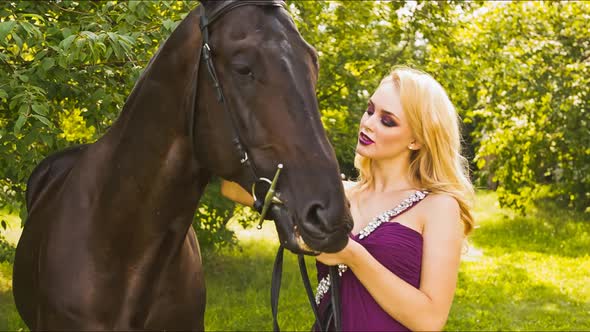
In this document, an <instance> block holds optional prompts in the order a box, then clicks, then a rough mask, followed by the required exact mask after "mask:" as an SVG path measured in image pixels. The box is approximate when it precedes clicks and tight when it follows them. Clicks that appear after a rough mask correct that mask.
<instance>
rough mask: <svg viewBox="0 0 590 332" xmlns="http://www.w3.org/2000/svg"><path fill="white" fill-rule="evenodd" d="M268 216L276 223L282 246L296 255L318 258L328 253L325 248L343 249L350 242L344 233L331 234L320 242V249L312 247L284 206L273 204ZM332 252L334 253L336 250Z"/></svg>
mask: <svg viewBox="0 0 590 332" xmlns="http://www.w3.org/2000/svg"><path fill="white" fill-rule="evenodd" d="M268 215H269V219H272V220H274V221H275V227H276V229H277V233H278V235H279V241H280V242H281V245H282V246H283V247H285V249H288V250H289V251H291V252H293V253H294V254H304V255H311V256H317V255H318V254H320V252H322V251H326V250H325V247H331V248H333V247H336V248H339V249H342V248H344V246H346V243H347V242H348V235H347V234H346V233H343V234H342V235H341V236H338V235H337V234H330V235H329V236H325V237H324V238H323V239H322V240H321V241H320V242H321V244H320V247H315V246H310V243H308V241H305V238H306V237H307V236H306V234H302V233H301V231H300V229H299V227H298V226H297V224H296V222H295V219H294V218H293V216H292V215H291V214H290V213H289V211H288V209H287V208H286V207H285V206H284V205H274V204H273V205H272V206H271V207H270V209H269V212H268ZM334 240H336V242H337V243H334ZM309 242H311V241H309ZM330 242H332V243H331V245H329V246H326V244H329V243H330ZM329 251H330V250H329ZM331 251H332V252H333V251H334V250H331Z"/></svg>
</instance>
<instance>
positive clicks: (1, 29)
mask: <svg viewBox="0 0 590 332" xmlns="http://www.w3.org/2000/svg"><path fill="white" fill-rule="evenodd" d="M15 25H16V22H15V21H4V22H0V41H3V40H4V39H5V38H6V36H8V34H9V33H10V32H11V31H12V29H14V26H15Z"/></svg>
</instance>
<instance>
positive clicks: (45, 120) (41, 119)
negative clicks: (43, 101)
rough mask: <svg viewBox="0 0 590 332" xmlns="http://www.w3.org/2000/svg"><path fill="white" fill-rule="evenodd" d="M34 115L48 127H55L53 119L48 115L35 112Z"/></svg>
mask: <svg viewBox="0 0 590 332" xmlns="http://www.w3.org/2000/svg"><path fill="white" fill-rule="evenodd" d="M32 117H34V118H35V119H37V120H39V121H41V122H43V124H45V125H46V126H47V127H49V128H53V123H51V121H49V119H47V118H46V117H44V116H42V115H38V114H33V115H32Z"/></svg>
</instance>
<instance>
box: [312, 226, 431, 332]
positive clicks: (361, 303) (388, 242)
mask: <svg viewBox="0 0 590 332" xmlns="http://www.w3.org/2000/svg"><path fill="white" fill-rule="evenodd" d="M351 240H353V241H357V242H359V243H360V244H361V245H362V246H363V247H365V248H366V249H367V251H368V252H369V253H370V254H371V255H372V256H373V257H375V259H377V260H378V261H379V262H380V263H381V264H383V265H384V266H385V267H386V268H388V269H389V270H390V271H391V272H393V273H394V274H395V275H397V276H398V277H400V278H401V279H403V280H405V281H406V282H408V283H409V284H411V285H412V286H414V287H416V288H419V287H420V272H421V268H422V235H421V234H420V233H418V232H417V231H415V230H413V229H411V228H409V227H406V226H404V225H401V224H399V223H397V222H391V221H390V222H385V223H383V224H381V225H380V226H379V227H377V229H375V230H374V231H373V232H372V233H371V234H369V235H368V236H367V237H365V238H363V239H362V240H359V237H358V235H351ZM316 266H317V269H318V280H321V279H322V278H324V277H325V276H326V275H327V274H328V267H327V266H326V265H324V264H322V263H320V262H317V261H316ZM340 298H341V301H342V307H341V312H342V330H343V331H409V329H408V328H407V327H405V326H404V325H402V324H401V323H399V322H398V321H396V320H395V319H393V318H392V317H391V316H389V314H387V312H385V311H384V310H383V309H381V307H380V306H379V304H377V302H376V301H375V300H374V299H373V297H372V296H371V294H369V292H368V291H367V290H366V289H365V287H364V286H363V284H361V282H360V281H359V280H358V279H357V278H356V276H355V275H354V274H353V273H352V271H351V270H350V269H348V270H347V271H346V272H344V273H343V274H342V277H341V278H340ZM329 299H330V292H328V293H327V294H326V295H325V296H324V297H323V298H322V300H321V302H320V313H322V312H324V309H325V307H326V305H327V302H328V300H329Z"/></svg>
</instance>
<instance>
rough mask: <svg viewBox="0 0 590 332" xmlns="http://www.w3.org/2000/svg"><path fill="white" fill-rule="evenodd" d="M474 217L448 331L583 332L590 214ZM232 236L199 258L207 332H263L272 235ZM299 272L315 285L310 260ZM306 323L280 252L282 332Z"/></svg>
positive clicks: (295, 278) (6, 291)
mask: <svg viewBox="0 0 590 332" xmlns="http://www.w3.org/2000/svg"><path fill="white" fill-rule="evenodd" d="M475 216H476V220H477V222H478V224H479V228H477V229H476V230H475V232H474V233H473V235H472V236H471V237H470V241H469V242H470V247H469V251H467V252H466V253H465V255H464V259H463V262H462V264H461V269H460V271H459V284H458V288H457V292H456V296H455V301H454V303H453V307H452V308H451V313H450V316H449V320H448V323H447V325H446V327H445V329H446V330H590V217H589V216H588V214H585V215H584V214H579V213H578V214H577V213H573V212H570V211H567V210H564V209H557V208H555V207H553V206H552V205H551V204H544V209H542V210H538V211H534V212H533V213H531V214H530V215H529V216H527V217H522V216H519V215H516V214H514V213H512V212H510V211H506V210H503V209H500V208H499V207H498V205H497V203H496V195H495V194H494V193H486V192H481V193H479V194H478V201H477V206H476V213H475ZM14 222H16V221H14ZM230 227H232V228H233V229H234V230H236V232H237V235H238V239H239V241H240V247H241V250H238V249H231V250H230V249H225V250H222V251H220V252H217V253H209V254H207V255H206V257H205V258H204V264H205V271H206V272H205V273H206V281H207V310H206V315H205V324H206V329H207V330H211V331H213V330H240V331H244V330H270V329H272V317H271V312H270V304H269V302H270V278H271V272H272V264H273V260H274V255H275V253H276V249H277V246H278V243H277V241H276V239H275V237H276V235H275V232H274V227H273V225H272V223H267V224H265V226H264V228H263V229H262V230H261V231H259V230H256V229H246V230H244V229H242V228H241V227H240V226H238V225H237V223H230ZM307 263H308V269H309V271H310V273H311V276H310V277H311V278H312V282H313V281H315V269H314V267H313V260H312V259H310V258H308V260H307ZM10 277H11V267H10V265H9V264H8V263H3V264H0V330H18V329H19V328H22V327H24V325H23V324H22V322H21V321H20V319H19V318H18V314H17V313H16V311H15V309H14V305H13V304H12V295H11V291H10V284H11V282H10ZM314 283H315V282H314ZM312 320H313V315H312V312H311V309H310V308H309V304H308V303H307V298H306V296H305V293H304V289H303V285H302V283H301V279H300V277H299V271H298V267H297V262H296V258H295V256H294V255H292V254H289V253H285V264H284V271H283V284H282V288H281V296H280V303H279V322H280V325H281V328H282V329H283V330H309V328H310V326H311V323H312Z"/></svg>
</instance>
